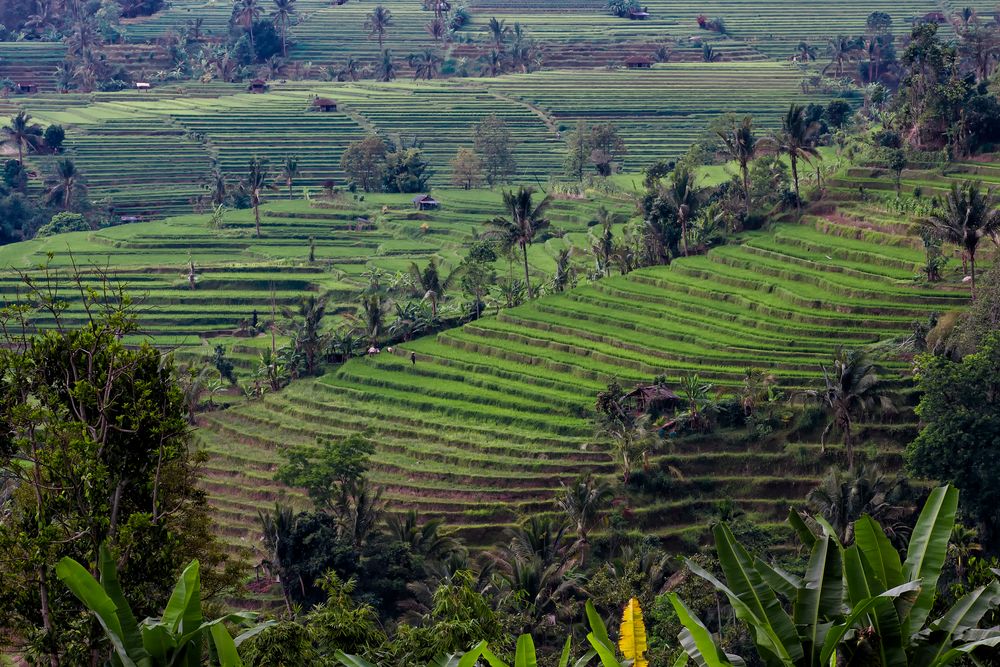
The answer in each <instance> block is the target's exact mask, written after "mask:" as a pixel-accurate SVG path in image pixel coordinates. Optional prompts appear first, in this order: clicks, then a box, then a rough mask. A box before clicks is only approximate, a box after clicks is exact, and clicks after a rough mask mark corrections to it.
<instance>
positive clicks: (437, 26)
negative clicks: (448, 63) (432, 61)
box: [424, 18, 448, 42]
mask: <svg viewBox="0 0 1000 667" xmlns="http://www.w3.org/2000/svg"><path fill="white" fill-rule="evenodd" d="M424 30H425V31H426V32H427V34H428V35H430V36H431V39H433V40H434V41H435V42H443V41H444V40H445V39H446V38H447V37H448V24H447V23H445V22H444V19H440V18H437V19H434V20H433V21H430V22H429V23H428V24H427V25H425V26H424Z"/></svg>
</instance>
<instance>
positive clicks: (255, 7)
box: [232, 0, 261, 53]
mask: <svg viewBox="0 0 1000 667" xmlns="http://www.w3.org/2000/svg"><path fill="white" fill-rule="evenodd" d="M260 13H261V9H260V3H259V2H258V0H236V2H235V3H234V4H233V17H232V21H233V23H234V24H236V25H239V26H242V27H243V29H244V30H246V31H247V32H248V33H249V35H250V52H251V53H254V52H255V51H254V37H253V26H254V23H256V22H257V20H258V19H259V18H260Z"/></svg>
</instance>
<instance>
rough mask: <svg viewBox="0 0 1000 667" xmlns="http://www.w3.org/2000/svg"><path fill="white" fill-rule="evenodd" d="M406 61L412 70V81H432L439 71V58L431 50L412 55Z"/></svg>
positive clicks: (440, 60)
mask: <svg viewBox="0 0 1000 667" xmlns="http://www.w3.org/2000/svg"><path fill="white" fill-rule="evenodd" d="M407 61H408V62H409V63H410V67H412V68H413V78H414V79H427V80H428V81H429V80H431V79H433V78H434V77H435V76H437V75H438V73H439V72H440V71H441V63H442V62H443V61H442V59H441V56H439V55H438V54H436V53H435V52H434V51H433V50H432V49H424V51H423V52H422V53H419V54H412V55H410V57H409V58H407Z"/></svg>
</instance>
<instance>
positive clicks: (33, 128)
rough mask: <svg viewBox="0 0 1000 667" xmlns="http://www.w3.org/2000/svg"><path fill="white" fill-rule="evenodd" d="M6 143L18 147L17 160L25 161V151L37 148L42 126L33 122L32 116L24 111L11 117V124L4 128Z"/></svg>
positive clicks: (19, 161)
mask: <svg viewBox="0 0 1000 667" xmlns="http://www.w3.org/2000/svg"><path fill="white" fill-rule="evenodd" d="M3 133H4V137H5V139H4V143H7V144H11V145H13V146H15V147H16V148H17V161H18V163H21V164H23V163H24V151H25V150H27V149H29V148H36V147H37V146H38V144H39V142H41V139H42V126H41V125H38V124H36V123H32V122H31V116H29V115H28V114H26V113H25V112H23V111H18V112H17V115H16V116H14V117H13V118H11V119H10V124H9V125H5V126H4V128H3Z"/></svg>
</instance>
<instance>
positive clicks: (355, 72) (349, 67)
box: [340, 57, 361, 81]
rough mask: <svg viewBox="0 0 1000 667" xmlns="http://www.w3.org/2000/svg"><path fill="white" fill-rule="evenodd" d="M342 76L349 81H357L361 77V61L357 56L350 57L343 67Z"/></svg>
mask: <svg viewBox="0 0 1000 667" xmlns="http://www.w3.org/2000/svg"><path fill="white" fill-rule="evenodd" d="M340 76H342V77H344V78H345V79H346V80H348V81H357V80H358V79H360V78H361V63H360V62H358V61H357V60H356V59H355V58H351V57H348V58H347V61H346V62H345V63H344V67H343V69H341V70H340Z"/></svg>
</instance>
